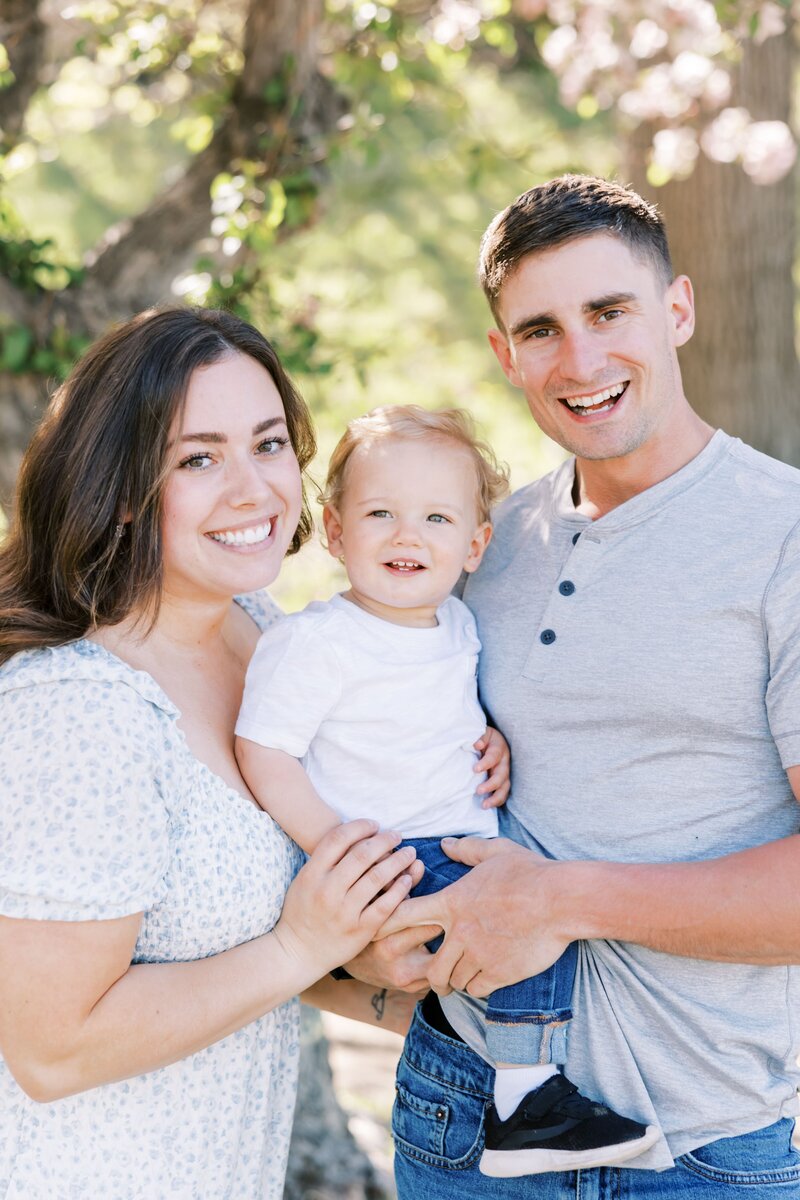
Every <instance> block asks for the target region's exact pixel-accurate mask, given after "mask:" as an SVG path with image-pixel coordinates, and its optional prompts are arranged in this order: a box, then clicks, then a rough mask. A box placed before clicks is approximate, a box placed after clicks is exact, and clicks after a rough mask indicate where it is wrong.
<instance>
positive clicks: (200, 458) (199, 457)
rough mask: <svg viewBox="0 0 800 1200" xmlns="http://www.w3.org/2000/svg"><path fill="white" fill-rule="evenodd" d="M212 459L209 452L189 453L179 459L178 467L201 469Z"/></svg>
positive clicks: (190, 469)
mask: <svg viewBox="0 0 800 1200" xmlns="http://www.w3.org/2000/svg"><path fill="white" fill-rule="evenodd" d="M211 461H212V458H211V455H210V454H190V455H188V457H186V458H184V459H182V460H181V462H180V463H179V464H178V465H179V467H181V468H185V469H186V470H187V471H202V470H203V469H204V468H205V467H207V466H208V464H209V463H210V462H211Z"/></svg>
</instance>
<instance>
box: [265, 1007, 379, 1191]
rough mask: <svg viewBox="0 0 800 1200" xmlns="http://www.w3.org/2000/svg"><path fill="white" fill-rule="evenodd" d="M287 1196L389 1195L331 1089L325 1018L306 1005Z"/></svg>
mask: <svg viewBox="0 0 800 1200" xmlns="http://www.w3.org/2000/svg"><path fill="white" fill-rule="evenodd" d="M283 1195H284V1200H388V1198H387V1196H386V1192H385V1191H384V1189H383V1187H382V1186H381V1184H380V1182H379V1180H378V1177H377V1174H376V1172H375V1168H374V1167H373V1166H372V1163H371V1162H370V1160H369V1159H368V1158H367V1156H366V1154H364V1152H363V1151H362V1150H361V1149H359V1147H358V1146H357V1145H356V1143H355V1141H354V1139H353V1135H352V1134H351V1132H350V1130H349V1129H348V1126H347V1116H346V1114H345V1113H344V1112H343V1111H342V1109H341V1108H340V1107H339V1104H338V1101H337V1100H336V1096H335V1095H334V1091H333V1077H332V1075H331V1068H330V1065H329V1063H328V1043H327V1042H326V1040H325V1038H324V1036H323V1033H322V1020H321V1018H320V1015H319V1013H318V1012H316V1011H315V1010H314V1009H312V1008H306V1007H305V1006H304V1007H303V1009H302V1039H301V1052H300V1089H299V1091H298V1094H297V1110H296V1115H295V1122H294V1130H293V1132H292V1145H291V1149H290V1151H289V1172H288V1175H287V1177H286V1189H285V1191H284V1193H283Z"/></svg>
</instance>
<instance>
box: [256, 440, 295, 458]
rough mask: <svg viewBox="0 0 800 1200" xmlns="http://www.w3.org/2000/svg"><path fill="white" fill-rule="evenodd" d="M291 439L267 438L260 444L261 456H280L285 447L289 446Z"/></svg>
mask: <svg viewBox="0 0 800 1200" xmlns="http://www.w3.org/2000/svg"><path fill="white" fill-rule="evenodd" d="M288 444H289V439H288V438H285V437H273V438H265V439H264V441H263V442H259V443H258V452H259V454H267V455H269V454H279V453H280V451H281V450H282V449H283V447H284V446H288Z"/></svg>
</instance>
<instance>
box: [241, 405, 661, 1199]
mask: <svg viewBox="0 0 800 1200" xmlns="http://www.w3.org/2000/svg"><path fill="white" fill-rule="evenodd" d="M507 490H508V484H507V479H506V476H505V475H504V473H503V472H502V471H501V470H499V469H498V467H497V465H496V462H495V460H494V456H493V454H492V452H491V450H490V449H489V447H488V446H486V445H485V444H484V443H482V442H480V441H478V440H477V438H476V435H475V432H474V429H473V426H472V423H471V420H470V418H469V416H468V415H467V414H466V413H464V412H462V411H460V410H455V409H452V410H449V411H444V412H428V411H426V410H425V409H422V408H419V407H417V406H416V405H401V406H395V407H391V408H384V409H376V410H374V411H373V412H372V413H370V414H369V415H368V416H366V417H361V418H359V419H357V420H355V421H352V422H351V423H350V424H349V426H348V428H347V431H346V433H345V434H344V436H343V437H342V439H341V441H340V442H339V444H338V445H337V447H336V449H335V450H334V453H333V457H332V459H331V464H330V468H329V472H328V479H327V485H326V495H325V508H324V513H323V519H324V524H325V532H326V536H327V544H328V549H329V550H330V553H331V554H333V555H334V556H335V557H337V558H341V559H342V560H343V562H344V565H345V568H346V570H347V575H348V580H349V584H350V586H349V588H348V590H347V591H345V592H344V593H342V594H341V595H337V596H334V597H333V598H332V599H331V600H329V601H326V602H317V603H313V604H310V605H309V606H308V607H307V608H306V609H305V610H304V611H303V612H301V613H295V614H293V615H291V616H288V617H286V618H285V620H283V621H280V622H278V624H277V625H275V626H273V627H272V628H270V629H268V630H267V632H266V633H265V634H264V635H263V636H262V638H261V641H260V642H259V645H258V648H257V650H256V652H255V654H254V656H253V659H252V662H251V664H250V668H249V670H248V673H247V682H246V685H245V693H244V699H243V703H242V709H241V713H240V715H239V720H238V723H237V726H236V733H237V756H238V758H239V763H240V766H241V768H242V772H243V774H244V776H245V779H246V780H247V783H248V785H249V787H250V788H251V789H252V791H253V794H254V795H255V796H256V798H257V799H258V802H259V803H260V804H261V806H262V807H263V808H264V809H266V811H267V812H269V813H270V814H271V815H272V816H273V817H274V818H275V820H276V821H278V822H279V823H280V825H282V826H283V828H284V829H285V830H286V831H287V832H288V833H289V834H290V835H291V836H292V837H293V838H294V839H295V841H297V842H298V843H299V844H300V845H301V846H302V847H303V849H304V850H305V851H306V852H307V853H311V851H313V849H314V847H315V846H316V845H317V843H318V842H319V840H320V838H321V837H322V836H323V834H325V833H326V832H327V831H328V830H329V829H331V828H332V827H333V826H335V825H338V824H339V823H340V822H341V821H343V820H344V821H346V820H352V819H353V818H356V817H365V816H367V817H374V818H375V819H376V820H379V821H380V823H381V825H382V826H383V827H384V828H396V829H399V830H400V831H401V832H402V833H403V834H404V837H405V839H406V840H405V842H404V843H403V844H404V845H408V844H410V845H413V846H414V848H415V849H416V851H417V857H418V858H420V860H421V861H422V862H423V864H424V866H425V874H424V876H423V879H422V880H421V882H420V883H419V884H418V885H417V887H416V888H415V889H414V891H413V893H412V894H413V895H425V894H429V893H431V892H435V891H438V890H439V889H441V888H443V887H446V886H447V885H448V884H449V883H452V882H454V881H455V880H457V879H459V878H460V877H461V876H462V875H463V874H464V872H465V871H467V870H468V869H469V868H468V867H465V866H463V865H462V864H461V863H455V862H453V861H452V859H449V858H448V857H447V856H446V855H445V854H444V852H443V851H442V849H441V846H440V839H441V838H442V837H443V836H445V835H452V834H454V833H458V834H461V835H477V836H480V837H495V836H496V835H497V830H498V827H497V813H496V811H495V809H494V807H493V805H494V804H497V803H499V802H502V799H504V797H505V793H506V791H507V788H506V787H505V779H506V766H505V765H502V764H501V765H500V766H499V767H498V769H497V770H496V771H494V772H492V777H491V778H490V779H488V780H485V779H484V780H483V782H481V779H480V778H479V777H478V776H477V775H476V764H477V765H479V766H484V765H489V764H490V763H495V762H497V758H498V756H497V754H496V753H484V757H483V759H481V761H480V763H479V764H478V763H477V760H478V758H479V754H478V750H479V749H480V750H485V749H486V747H487V745H488V743H489V739H488V737H487V731H486V720H485V717H484V714H483V711H482V709H481V706H480V703H479V701H478V690H477V678H476V670H477V662H478V652H479V650H480V643H479V641H478V635H477V629H476V626H475V621H474V618H473V616H472V614H471V613H470V611H469V609H468V608H467V607H466V605H464V604H463V603H462V602H461V601H460V600H458V599H456V598H455V597H454V596H453V595H451V592H452V590H453V588H454V586H455V584H456V583H457V581H458V579H459V577H460V576H461V573H462V571H467V572H471V571H474V570H476V568H477V567H478V566H479V564H480V561H481V558H482V556H483V553H484V550H485V549H486V546H487V545H488V543H489V539H490V537H491V532H492V527H491V524H490V512H491V506H492V503H493V502H495V501H496V500H499V499H500V498H501V497H502V496H503V495H504V494H505V492H506V491H507ZM495 736H496V735H495ZM489 792H493V793H494V799H483V796H485V795H486V794H487V793H489ZM439 944H441V938H439V939H437V941H436V942H434V943H431V944H430V947H431V949H436V948H437V946H438V945H439ZM575 963H576V947H575V946H574V945H571V946H569V947H568V948H567V950H566V951H565V953H564V954H563V955H562V957H561V958H560V959H559V960H558V962H556V963H555V964H554V965H553V966H552V967H550V968H549V969H548V970H547V971H544V972H542V973H541V974H539V975H537V976H534V977H533V978H531V979H527V980H524V981H523V982H522V983H518V984H514V985H512V986H510V987H505V988H500V989H498V990H497V991H495V992H493V993H492V995H491V996H490V997H489V998H488V1004H487V1012H486V1021H487V1045H488V1049H489V1052H490V1053H491V1055H492V1058H493V1060H494V1062H495V1064H496V1068H497V1069H496V1074H495V1080H496V1082H495V1089H494V1103H493V1105H492V1106H490V1108H489V1110H488V1112H487V1122H486V1124H487V1131H486V1148H485V1150H484V1152H483V1155H482V1158H481V1163H480V1168H481V1171H483V1173H484V1174H486V1175H491V1176H495V1177H501V1178H510V1177H513V1176H519V1175H527V1174H538V1173H541V1172H543V1171H554V1170H560V1171H564V1170H573V1169H578V1168H580V1167H592V1166H603V1165H607V1164H611V1163H619V1162H623V1161H626V1160H628V1159H630V1158H632V1157H634V1156H635V1155H637V1154H640V1153H641V1152H642V1151H643V1150H644V1149H646V1147H647V1146H649V1145H651V1144H652V1142H653V1141H654V1140H655V1138H656V1136H657V1130H656V1129H655V1128H653V1127H646V1126H644V1125H642V1124H639V1123H638V1122H636V1121H632V1120H629V1119H628V1118H626V1117H622V1116H619V1115H617V1114H616V1113H614V1112H612V1111H611V1110H610V1109H608V1108H607V1107H605V1105H602V1104H599V1103H596V1102H593V1101H590V1100H587V1099H585V1098H584V1097H583V1096H581V1095H580V1093H579V1092H578V1090H577V1088H575V1086H574V1085H573V1084H571V1083H569V1081H568V1080H567V1079H566V1078H565V1077H564V1075H563V1074H561V1073H560V1072H559V1071H558V1068H557V1066H556V1064H555V1063H554V1062H553V1061H552V1058H553V1056H554V1054H556V1055H563V1048H564V1044H565V1043H564V1030H565V1028H566V1023H567V1022H568V1021H569V1019H570V1018H571V1016H572V1013H571V1011H570V1001H571V993H572V985H573V979H574V974H575Z"/></svg>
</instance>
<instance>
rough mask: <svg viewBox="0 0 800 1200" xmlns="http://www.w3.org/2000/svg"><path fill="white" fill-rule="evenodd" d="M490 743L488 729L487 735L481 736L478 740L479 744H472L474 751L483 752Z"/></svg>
mask: <svg viewBox="0 0 800 1200" xmlns="http://www.w3.org/2000/svg"><path fill="white" fill-rule="evenodd" d="M490 741H491V738H490V736H489V730H488V729H487V730H486V732H485V733H482V734H481V736H480V737H479V738H478V740H477V742H473V743H472V748H473V750H478V751H483V750H485V749H486V747H487V746H488V745H489V742H490Z"/></svg>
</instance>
